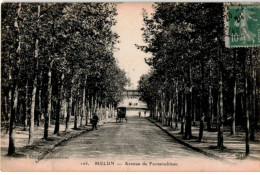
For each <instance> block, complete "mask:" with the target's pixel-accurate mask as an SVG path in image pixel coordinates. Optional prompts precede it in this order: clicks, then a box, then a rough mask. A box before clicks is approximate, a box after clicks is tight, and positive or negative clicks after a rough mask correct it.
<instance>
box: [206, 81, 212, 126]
mask: <svg viewBox="0 0 260 175" xmlns="http://www.w3.org/2000/svg"><path fill="white" fill-rule="evenodd" d="M211 121H212V89H211V86H209V115H208V118H207V131H211V129H212V128H211Z"/></svg>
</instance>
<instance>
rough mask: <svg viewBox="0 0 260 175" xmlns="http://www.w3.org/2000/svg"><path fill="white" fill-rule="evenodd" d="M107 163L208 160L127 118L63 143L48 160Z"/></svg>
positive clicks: (143, 122) (147, 124)
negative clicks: (104, 160)
mask: <svg viewBox="0 0 260 175" xmlns="http://www.w3.org/2000/svg"><path fill="white" fill-rule="evenodd" d="M59 156H60V157H69V158H70V159H71V158H85V159H86V158H95V159H96V158H97V159H102V158H109V159H128V160H129V159H141V160H155V159H174V160H179V159H187V158H192V157H193V158H203V159H210V158H208V157H206V156H205V155H203V154H201V153H198V152H195V151H193V150H190V149H188V148H186V147H185V146H183V145H181V144H179V143H177V142H175V141H174V140H173V139H172V138H171V137H169V136H168V135H167V134H166V133H164V132H163V131H162V130H161V129H159V128H158V127H156V126H155V125H154V124H153V123H151V122H150V121H148V120H147V119H145V118H142V117H141V118H139V117H137V116H133V117H128V121H127V123H126V122H125V121H124V122H121V123H116V122H115V120H112V121H110V122H108V123H106V124H104V125H103V126H100V127H98V130H94V131H90V132H87V133H85V134H82V135H80V136H79V137H77V138H74V139H71V140H70V141H68V142H65V143H63V144H62V145H61V146H59V147H57V148H55V149H54V151H53V152H52V153H50V154H48V155H47V157H59Z"/></svg>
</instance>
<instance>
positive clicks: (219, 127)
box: [218, 72, 224, 150]
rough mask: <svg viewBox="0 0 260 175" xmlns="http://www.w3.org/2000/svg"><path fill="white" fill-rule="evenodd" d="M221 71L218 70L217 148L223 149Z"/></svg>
mask: <svg viewBox="0 0 260 175" xmlns="http://www.w3.org/2000/svg"><path fill="white" fill-rule="evenodd" d="M222 81H223V80H222V73H221V72H220V83H219V85H220V92H219V115H218V148H219V149H220V150H223V148H224V139H223V129H224V126H223V113H224V112H223V82H222Z"/></svg>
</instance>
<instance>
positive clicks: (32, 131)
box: [28, 5, 41, 145]
mask: <svg viewBox="0 0 260 175" xmlns="http://www.w3.org/2000/svg"><path fill="white" fill-rule="evenodd" d="M40 12H41V6H40V5H38V22H37V23H38V24H37V28H38V27H39V17H40ZM34 57H35V61H36V69H35V72H34V74H35V75H34V82H33V91H32V104H31V116H30V127H29V140H28V144H29V145H32V144H33V141H34V118H35V106H36V105H35V103H36V92H37V78H38V76H37V75H38V66H39V61H38V57H39V39H38V38H36V40H35V55H34Z"/></svg>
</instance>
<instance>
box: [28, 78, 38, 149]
mask: <svg viewBox="0 0 260 175" xmlns="http://www.w3.org/2000/svg"><path fill="white" fill-rule="evenodd" d="M36 90H37V76H36V77H35V78H34V82H33V91H32V104H31V116H30V125H29V140H28V144H29V145H32V144H33V141H34V117H35V115H34V114H35V102H36Z"/></svg>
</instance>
